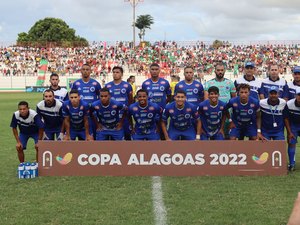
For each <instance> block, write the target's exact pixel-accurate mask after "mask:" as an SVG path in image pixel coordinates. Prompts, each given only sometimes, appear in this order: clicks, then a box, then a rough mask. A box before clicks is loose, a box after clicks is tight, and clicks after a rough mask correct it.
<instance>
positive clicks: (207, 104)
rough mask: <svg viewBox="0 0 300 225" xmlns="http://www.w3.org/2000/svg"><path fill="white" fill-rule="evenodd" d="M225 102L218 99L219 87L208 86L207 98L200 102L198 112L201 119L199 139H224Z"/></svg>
mask: <svg viewBox="0 0 300 225" xmlns="http://www.w3.org/2000/svg"><path fill="white" fill-rule="evenodd" d="M225 106H226V103H224V102H222V101H220V100H219V88H217V87H215V86H212V87H210V88H208V99H207V100H205V101H203V102H201V103H200V105H199V108H198V112H199V115H200V120H201V129H202V130H201V140H224V131H223V129H224V123H225V119H226V111H225Z"/></svg>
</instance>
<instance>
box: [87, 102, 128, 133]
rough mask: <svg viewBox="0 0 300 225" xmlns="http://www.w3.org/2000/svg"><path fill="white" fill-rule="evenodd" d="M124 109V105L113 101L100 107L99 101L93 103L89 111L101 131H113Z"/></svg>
mask: <svg viewBox="0 0 300 225" xmlns="http://www.w3.org/2000/svg"><path fill="white" fill-rule="evenodd" d="M123 109H124V105H123V104H122V103H120V102H117V101H115V100H113V99H110V102H109V104H108V105H107V106H104V105H102V103H101V101H100V100H98V101H96V102H94V103H93V104H92V106H91V111H92V112H95V114H96V115H97V118H98V120H99V122H100V124H101V125H102V127H103V129H106V130H113V129H115V128H116V126H117V124H118V123H119V121H120V117H119V114H120V111H121V110H123Z"/></svg>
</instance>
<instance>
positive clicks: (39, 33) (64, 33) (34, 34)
mask: <svg viewBox="0 0 300 225" xmlns="http://www.w3.org/2000/svg"><path fill="white" fill-rule="evenodd" d="M49 43H50V44H52V45H54V46H63V47H72V46H74V47H76V46H88V41H87V40H86V39H85V38H82V37H80V36H76V35H75V30H74V29H72V28H70V27H69V26H68V25H67V23H66V22H65V21H63V20H61V19H58V18H45V19H43V20H39V21H37V22H36V23H35V24H34V25H33V26H32V27H31V28H30V30H29V32H28V34H27V33H25V32H22V33H19V34H18V39H17V45H34V46H36V45H38V46H48V45H49Z"/></svg>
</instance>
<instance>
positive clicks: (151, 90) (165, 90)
mask: <svg viewBox="0 0 300 225" xmlns="http://www.w3.org/2000/svg"><path fill="white" fill-rule="evenodd" d="M142 89H144V90H147V91H148V97H149V100H150V101H151V102H154V103H156V104H158V105H159V106H160V107H162V108H165V106H166V104H167V96H168V95H171V88H170V84H169V82H168V81H167V80H165V79H163V78H159V79H158V81H157V82H153V81H152V80H151V78H150V79H148V80H146V81H144V82H143V84H142Z"/></svg>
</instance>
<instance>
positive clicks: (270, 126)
mask: <svg viewBox="0 0 300 225" xmlns="http://www.w3.org/2000/svg"><path fill="white" fill-rule="evenodd" d="M259 104H260V108H261V131H262V133H265V134H268V135H271V136H272V135H277V134H278V133H280V132H283V130H284V118H286V117H287V116H288V109H287V106H286V101H285V100H284V99H282V98H279V101H278V104H277V105H275V106H272V105H270V104H269V99H262V100H260V102H259Z"/></svg>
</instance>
